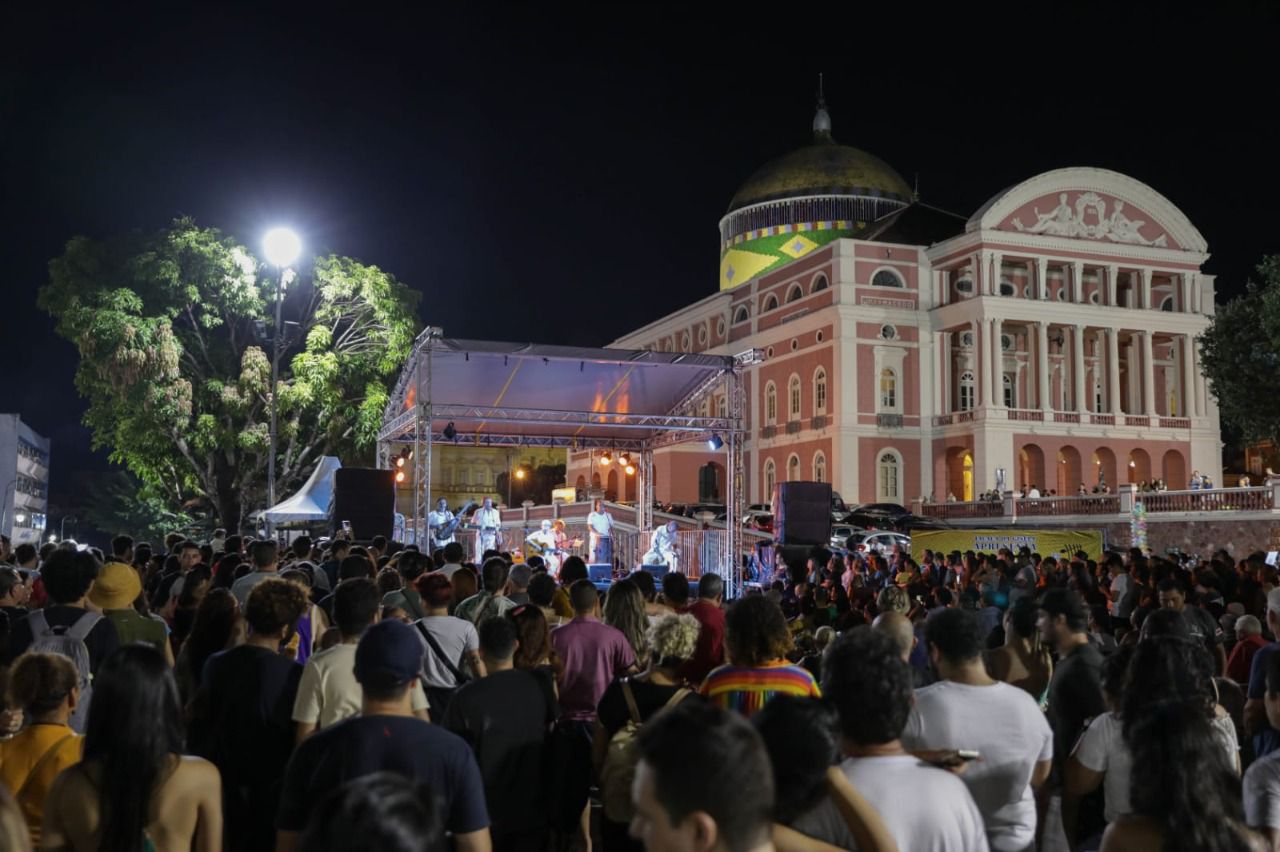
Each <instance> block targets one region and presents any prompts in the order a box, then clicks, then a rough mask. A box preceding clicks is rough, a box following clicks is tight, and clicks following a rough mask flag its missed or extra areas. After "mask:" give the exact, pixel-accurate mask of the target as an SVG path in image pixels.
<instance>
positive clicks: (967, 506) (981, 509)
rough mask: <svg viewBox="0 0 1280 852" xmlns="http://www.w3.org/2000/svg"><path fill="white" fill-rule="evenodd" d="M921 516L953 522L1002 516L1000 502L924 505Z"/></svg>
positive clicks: (977, 501)
mask: <svg viewBox="0 0 1280 852" xmlns="http://www.w3.org/2000/svg"><path fill="white" fill-rule="evenodd" d="M920 511H921V514H924V515H927V516H929V517H931V518H941V519H942V520H944V521H946V520H953V519H963V518H999V517H1002V516H1003V515H1004V502H1003V501H1002V500H971V501H966V502H960V503H925V504H924V505H923V506H922V507H921V509H920Z"/></svg>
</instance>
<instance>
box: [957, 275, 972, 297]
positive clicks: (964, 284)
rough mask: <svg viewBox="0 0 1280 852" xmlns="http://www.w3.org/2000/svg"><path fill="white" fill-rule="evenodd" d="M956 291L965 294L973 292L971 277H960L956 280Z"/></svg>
mask: <svg viewBox="0 0 1280 852" xmlns="http://www.w3.org/2000/svg"><path fill="white" fill-rule="evenodd" d="M956 292H957V293H963V294H965V295H966V296H967V295H969V294H970V293H972V292H973V279H972V278H960V279H958V280H957V281H956Z"/></svg>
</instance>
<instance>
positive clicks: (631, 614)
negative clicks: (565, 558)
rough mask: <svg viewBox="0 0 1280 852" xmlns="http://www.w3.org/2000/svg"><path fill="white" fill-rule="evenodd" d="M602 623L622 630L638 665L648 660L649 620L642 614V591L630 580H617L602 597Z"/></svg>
mask: <svg viewBox="0 0 1280 852" xmlns="http://www.w3.org/2000/svg"><path fill="white" fill-rule="evenodd" d="M604 623H605V624H607V625H609V626H610V627H614V628H617V629H618V630H621V631H622V635H623V636H626V637H627V643H628V644H629V645H630V646H631V650H632V651H634V652H635V655H636V662H637V664H638V665H645V664H647V663H648V662H649V639H648V637H647V636H646V635H645V634H646V632H647V631H648V629H649V622H648V620H647V619H646V618H645V614H644V593H643V592H641V591H640V587H639V586H637V585H636V584H635V583H634V582H632V581H631V580H619V581H618V582H616V583H614V584H613V585H612V586H610V587H609V593H608V594H607V595H605V598H604Z"/></svg>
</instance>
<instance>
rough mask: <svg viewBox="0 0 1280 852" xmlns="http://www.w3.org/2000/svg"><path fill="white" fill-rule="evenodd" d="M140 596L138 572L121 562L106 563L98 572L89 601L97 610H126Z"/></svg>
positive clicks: (140, 582)
mask: <svg viewBox="0 0 1280 852" xmlns="http://www.w3.org/2000/svg"><path fill="white" fill-rule="evenodd" d="M140 594H142V579H141V578H140V577H139V576H138V572H137V571H135V570H134V569H133V567H132V566H130V565H125V564H124V563H123V562H108V563H107V564H106V565H103V566H102V568H101V569H99V570H98V576H97V577H95V578H94V580H93V587H92V588H91V589H89V601H90V602H91V603H92V604H93V605H94V606H96V607H98V608H99V609H128V608H129V607H131V606H133V602H134V601H135V600H137V599H138V595H140Z"/></svg>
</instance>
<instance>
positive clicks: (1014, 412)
mask: <svg viewBox="0 0 1280 852" xmlns="http://www.w3.org/2000/svg"><path fill="white" fill-rule="evenodd" d="M1008 411H1009V419H1010V420H1029V421H1032V422H1035V423H1043V422H1044V412H1043V411H1041V410H1040V409H1038V408H1010V409H1008Z"/></svg>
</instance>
